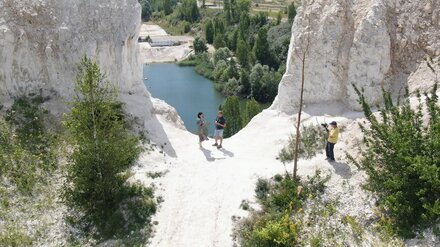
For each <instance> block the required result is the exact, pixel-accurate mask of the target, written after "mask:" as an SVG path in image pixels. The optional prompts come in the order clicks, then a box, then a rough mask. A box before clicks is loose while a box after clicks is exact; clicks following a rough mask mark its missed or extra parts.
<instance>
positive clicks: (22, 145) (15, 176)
mask: <svg viewBox="0 0 440 247" xmlns="http://www.w3.org/2000/svg"><path fill="white" fill-rule="evenodd" d="M42 102H43V99H42V97H41V96H30V97H28V96H22V97H19V98H18V99H16V100H15V101H14V104H13V105H12V107H11V109H9V110H7V111H6V117H5V120H6V121H3V120H2V119H0V174H3V176H4V177H6V178H7V179H8V180H9V181H10V182H12V183H13V184H14V185H15V186H17V188H18V190H19V191H20V192H22V193H30V192H32V191H33V190H34V187H35V185H36V184H37V183H38V182H43V181H45V180H46V179H47V176H49V175H48V174H49V173H50V172H52V171H53V170H54V169H55V166H56V163H57V158H56V153H55V152H54V148H53V147H54V146H55V145H54V142H55V140H56V138H55V136H52V135H51V134H49V133H47V131H46V130H45V127H44V124H43V119H44V117H45V114H46V113H47V112H46V110H44V109H43V108H42V107H41V104H42Z"/></svg>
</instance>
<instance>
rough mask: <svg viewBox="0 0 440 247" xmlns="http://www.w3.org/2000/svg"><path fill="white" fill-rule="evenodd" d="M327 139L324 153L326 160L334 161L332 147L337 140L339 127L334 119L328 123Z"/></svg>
mask: <svg viewBox="0 0 440 247" xmlns="http://www.w3.org/2000/svg"><path fill="white" fill-rule="evenodd" d="M326 130H327V133H328V139H327V145H326V146H325V154H326V155H327V158H326V160H328V161H330V162H333V161H335V154H334V153H333V149H334V148H335V144H336V142H338V137H339V128H338V125H337V124H336V122H335V121H333V122H331V123H330V129H327V128H326Z"/></svg>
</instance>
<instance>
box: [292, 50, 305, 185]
mask: <svg viewBox="0 0 440 247" xmlns="http://www.w3.org/2000/svg"><path fill="white" fill-rule="evenodd" d="M301 62H302V68H301V95H300V98H299V111H298V117H297V120H296V121H297V123H296V140H295V152H294V154H295V158H294V161H293V179H296V172H297V170H298V153H299V143H300V141H301V140H300V136H301V133H300V130H299V128H300V126H301V112H302V106H303V95H304V74H305V73H304V67H305V63H306V52H304V53H303V56H302V59H301Z"/></svg>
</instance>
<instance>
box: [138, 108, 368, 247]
mask: <svg viewBox="0 0 440 247" xmlns="http://www.w3.org/2000/svg"><path fill="white" fill-rule="evenodd" d="M323 108H326V109H328V110H327V112H331V110H330V108H332V109H341V107H337V108H336V107H332V106H328V105H316V106H312V107H309V108H306V113H305V114H304V115H303V119H304V124H317V123H322V122H324V121H329V120H330V119H331V120H333V119H334V120H336V121H338V122H340V123H341V124H343V125H345V126H347V127H348V128H349V129H351V130H353V131H350V132H352V133H343V134H342V138H341V142H340V144H339V145H337V147H336V158H337V159H339V160H341V159H342V157H343V156H344V154H343V151H342V150H343V149H345V148H352V147H349V145H352V140H354V139H355V136H353V135H354V134H353V133H356V132H357V130H356V128H357V127H356V124H354V123H353V120H354V119H356V118H358V117H360V114H359V113H353V112H348V113H344V112H342V111H340V110H339V111H338V112H334V113H335V115H339V116H342V117H338V118H332V117H331V116H328V115H327V116H322V117H311V115H310V114H313V113H317V112H322V110H323ZM307 111H308V112H309V114H308V113H307ZM158 118H159V121H160V122H161V123H162V124H163V127H164V130H165V132H166V134H167V138H168V140H169V141H170V143H171V145H172V147H173V149H174V151H175V153H176V155H177V157H176V158H170V157H168V156H165V155H162V154H159V153H157V152H156V153H155V152H153V153H150V154H145V155H144V156H143V157H142V158H141V160H140V163H139V166H138V167H137V168H136V169H135V174H136V175H135V178H136V179H138V180H140V181H142V182H144V183H145V184H150V183H152V182H154V184H155V186H156V187H157V188H158V194H159V195H160V196H162V197H163V199H164V202H163V203H162V204H161V205H160V209H159V212H158V213H157V215H156V216H155V219H154V220H155V221H158V225H157V226H156V229H155V236H154V237H153V239H152V240H151V244H150V246H160V247H167V246H173V247H174V246H178V247H186V246H188V247H189V246H191V247H197V246H200V247H205V246H207V247H208V246H225V247H226V246H232V245H233V240H232V237H231V233H232V228H233V221H232V217H233V216H244V215H246V214H247V212H246V211H243V210H241V209H240V208H239V207H240V203H241V202H242V200H244V199H246V200H250V201H252V200H253V198H254V188H255V182H256V180H257V178H258V177H271V176H273V175H274V174H277V173H283V172H284V167H283V165H282V164H281V163H280V162H279V161H277V160H276V156H277V154H278V152H279V150H280V149H281V148H282V147H283V146H284V145H285V144H286V142H287V140H288V137H289V134H290V133H292V131H293V130H294V127H293V123H294V120H295V118H294V117H292V116H288V115H285V114H283V113H279V112H278V111H276V110H265V111H264V112H263V113H261V114H260V115H258V116H256V117H255V118H254V119H253V120H252V121H251V123H250V124H249V125H248V126H247V127H246V128H245V129H243V130H242V131H241V132H239V133H238V134H236V135H235V136H233V137H232V138H229V139H227V140H225V142H224V149H223V150H217V149H216V148H215V147H212V146H211V144H212V143H213V141H212V140H210V141H209V142H207V143H205V144H204V149H199V147H198V138H197V136H195V135H193V134H191V133H189V132H187V131H185V130H182V128H181V127H175V125H174V124H173V123H171V122H169V121H167V120H166V119H165V117H164V116H161V115H159V116H158ZM344 135H345V136H344ZM349 136H350V138H348V137H349ZM347 139H350V140H351V141H350V142H347V141H346V140H347ZM288 169H289V171H291V166H289V167H288ZM315 169H320V170H324V171H325V172H327V173H331V174H332V178H331V180H330V181H329V185H328V186H329V187H330V188H329V190H331V191H332V193H333V194H338V193H339V194H341V193H342V194H346V196H345V197H344V198H343V199H341V207H342V208H344V207H345V208H346V209H345V210H346V213H348V214H358V213H359V211H363V212H364V214H365V215H371V214H372V211H371V210H370V209H371V206H372V205H367V206H366V205H365V204H369V203H368V200H367V199H366V198H367V195H365V194H364V193H363V192H362V191H361V190H353V187H359V184H360V183H361V182H362V181H363V180H362V179H361V178H362V174H361V173H359V172H357V171H356V169H355V168H353V167H350V166H349V165H347V164H345V163H344V162H337V163H333V164H330V163H328V162H326V161H324V155H323V154H319V155H318V156H317V157H315V158H314V159H312V160H307V161H306V160H301V161H300V167H299V174H300V175H307V174H312V173H314V171H315ZM151 171H166V174H165V175H164V176H162V177H161V178H158V179H154V180H153V179H151V178H149V177H148V176H147V172H151ZM354 177H357V178H355V179H354ZM350 178H351V179H350Z"/></svg>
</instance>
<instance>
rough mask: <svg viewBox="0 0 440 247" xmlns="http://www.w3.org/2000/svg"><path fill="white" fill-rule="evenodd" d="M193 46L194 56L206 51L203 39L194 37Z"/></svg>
mask: <svg viewBox="0 0 440 247" xmlns="http://www.w3.org/2000/svg"><path fill="white" fill-rule="evenodd" d="M193 44H194V51H195V53H196V54H200V53H204V52H206V51H207V50H208V47H207V46H206V41H205V39H203V38H200V37H196V38H195V39H194V43H193Z"/></svg>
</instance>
